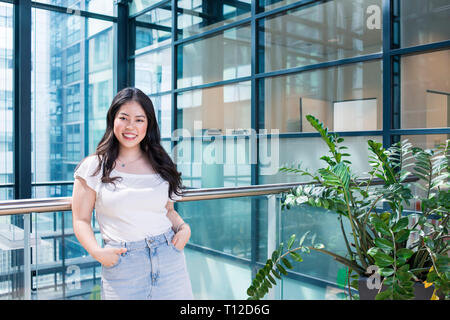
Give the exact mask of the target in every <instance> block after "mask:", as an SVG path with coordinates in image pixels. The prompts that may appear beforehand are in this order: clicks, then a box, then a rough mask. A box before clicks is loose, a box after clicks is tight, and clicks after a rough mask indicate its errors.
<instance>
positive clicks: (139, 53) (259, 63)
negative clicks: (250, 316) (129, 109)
mask: <svg viewBox="0 0 450 320" xmlns="http://www.w3.org/2000/svg"><path fill="white" fill-rule="evenodd" d="M116 2H117V3H116V4H115V1H103V0H81V1H80V0H45V1H35V2H31V1H24V3H28V4H29V6H30V7H31V18H30V19H29V21H26V22H25V23H28V24H29V26H30V28H31V34H30V35H29V39H30V42H31V50H30V52H28V53H27V54H28V55H29V57H30V60H31V74H30V75H28V77H29V78H28V80H29V81H30V84H31V90H30V92H29V96H28V97H26V98H27V99H28V100H27V101H29V103H30V107H31V108H30V112H29V114H20V113H19V112H18V110H19V101H15V97H16V94H17V92H19V91H18V90H19V89H18V87H17V85H16V86H15V85H14V83H17V82H14V77H17V74H18V72H19V68H20V67H21V66H20V63H19V62H20V57H21V56H22V55H23V54H24V53H23V52H20V50H16V49H15V48H16V44H15V43H16V42H15V39H16V38H17V37H18V34H19V32H18V31H17V30H16V29H17V24H16V23H15V19H16V18H17V16H15V12H19V11H18V10H17V11H16V9H17V8H16V6H18V5H13V4H11V1H5V2H3V1H0V200H10V199H18V198H19V196H18V193H19V192H21V190H22V189H21V188H23V187H22V186H21V185H22V184H21V183H16V182H17V181H16V179H17V178H16V177H18V175H17V174H16V173H17V172H16V171H17V170H18V165H19V168H21V167H20V164H21V161H23V160H21V159H23V158H24V157H25V158H27V159H28V160H27V161H29V163H30V168H29V169H28V171H29V172H27V173H29V175H30V176H31V181H30V183H31V187H32V188H31V194H30V195H29V197H30V198H49V197H69V196H71V192H72V183H73V171H74V168H75V166H76V165H77V164H78V162H79V161H80V160H81V159H83V158H84V157H85V156H87V155H89V154H92V153H93V152H94V151H95V148H96V145H97V143H98V142H99V140H100V138H101V136H102V134H103V132H104V129H105V125H106V121H105V115H106V112H107V110H108V108H109V105H110V103H111V100H112V98H113V96H114V94H115V93H116V92H117V90H118V89H120V88H121V87H123V84H122V85H121V84H120V83H119V82H120V81H123V82H124V83H126V85H127V86H136V87H138V88H140V89H141V90H143V91H144V92H145V93H146V94H147V95H149V97H150V98H151V99H152V101H153V103H154V106H155V111H156V116H157V119H158V123H159V126H160V129H161V136H162V140H163V146H164V147H165V148H166V150H167V151H169V153H170V154H171V155H172V158H173V159H174V161H175V162H176V163H177V167H178V170H179V171H180V172H182V178H183V183H184V185H185V186H186V187H187V188H220V187H232V186H245V185H258V184H272V183H284V182H302V181H306V180H305V178H304V177H301V176H296V175H287V174H282V173H279V172H278V168H279V167H281V166H282V165H283V164H286V163H293V162H295V163H299V162H301V163H302V164H303V166H304V167H308V168H311V169H317V168H318V166H319V164H318V160H319V158H320V156H321V155H323V154H324V152H325V151H326V146H325V145H324V144H322V143H321V141H320V138H319V135H318V134H316V133H315V132H314V129H313V128H312V127H311V126H310V125H309V124H308V122H307V121H306V119H305V115H308V114H312V115H314V116H316V117H317V118H319V119H320V120H321V121H322V122H323V123H324V124H325V125H326V126H327V127H328V128H329V129H330V130H333V131H336V132H339V133H340V134H341V136H343V137H344V138H345V142H346V145H347V146H348V147H349V149H350V150H349V153H351V154H352V159H351V161H352V162H353V164H354V166H355V168H356V169H357V170H358V171H359V173H364V172H366V171H368V170H369V167H368V164H367V156H368V150H367V140H368V139H372V140H376V141H379V142H382V143H383V144H384V146H386V147H388V146H390V145H391V144H392V143H393V142H396V141H399V140H400V139H405V138H406V139H409V140H410V141H411V142H412V143H413V144H415V145H417V146H420V147H426V148H430V147H434V146H436V145H438V144H439V143H442V142H444V141H445V140H446V139H448V137H449V134H450V80H449V76H448V75H449V71H450V25H449V24H448V21H449V18H450V2H449V1H448V0H428V1H421V0H330V1H313V0H302V1H293V0H242V1H235V0H231V1H230V0H224V1H199V0H178V1H177V0H172V1H157V0H134V1H131V2H130V3H128V2H127V1H116ZM21 3H22V1H21ZM119 7H120V8H119ZM121 10H122V11H121ZM124 10H125V11H124ZM120 12H126V13H127V14H126V15H125V17H124V16H123V15H121V14H120ZM21 23H23V21H21ZM124 25H125V26H127V30H126V32H125V34H126V36H125V37H122V38H121V37H120V36H119V34H120V33H121V31H122V29H123V28H124ZM121 40H122V41H123V42H121ZM119 52H122V53H123V52H125V54H126V59H125V60H124V59H122V60H121V59H120V58H118V56H120V55H119ZM123 71H125V73H124V72H123ZM121 73H122V74H123V73H124V74H125V75H126V76H125V78H124V77H122V78H120V76H118V74H121ZM118 79H119V80H118ZM22 98H23V97H22ZM16 100H17V98H16ZM25 117H28V119H31V122H30V128H29V129H30V131H31V136H30V139H31V150H30V151H29V152H28V153H26V154H24V151H23V150H21V149H20V147H19V146H18V144H17V141H16V140H18V136H19V134H18V132H17V130H18V129H17V128H15V126H14V124H15V123H16V124H17V123H19V124H20V121H21V119H22V118H25ZM15 121H16V122H15ZM177 210H178V212H179V213H180V214H181V215H182V216H183V218H184V219H185V220H186V221H187V222H188V223H190V225H191V228H192V238H191V241H190V244H189V245H188V247H187V249H186V256H187V260H188V267H189V269H190V270H193V271H192V272H191V280H192V283H193V289H194V296H195V297H196V298H198V299H208V298H210V299H242V298H246V293H245V290H246V288H247V284H249V283H250V281H251V278H252V275H254V274H255V270H257V268H258V267H259V264H258V263H263V262H265V259H266V258H267V254H268V252H269V251H270V249H271V248H270V245H268V239H269V238H271V234H270V233H271V232H272V231H274V230H275V229H276V230H275V231H276V234H277V240H278V241H283V240H284V239H287V238H289V236H290V235H291V234H292V233H297V234H301V233H303V232H306V231H308V230H312V232H311V234H312V233H315V234H316V235H317V238H318V239H321V240H322V241H323V242H324V243H325V245H328V246H335V247H336V248H340V246H342V248H344V247H343V244H342V241H341V240H342V239H340V238H339V235H340V230H334V229H333V227H331V226H334V223H333V222H331V220H332V219H335V215H334V214H333V213H330V212H317V211H314V210H312V209H305V208H304V207H302V208H296V209H294V210H291V212H289V214H284V213H281V212H280V211H279V198H278V197H275V198H273V197H247V198H246V197H244V198H237V199H224V200H208V201H195V202H185V203H183V202H181V203H178V204H177ZM272 211H273V212H275V214H276V215H277V216H279V221H278V222H277V224H276V227H275V229H271V228H272V226H273V224H272V223H271V222H270V221H269V220H270V217H271V214H273V212H272ZM24 221H26V220H25V219H24V216H14V217H10V216H3V217H0V227H1V228H2V229H1V230H9V231H3V232H0V240H1V241H3V242H1V241H0V245H2V246H1V247H0V299H11V298H21V297H23V295H24V293H23V289H22V288H23V287H24V279H23V277H21V276H20V272H19V270H20V265H21V264H23V249H20V248H14V247H12V246H9V247H8V245H6V244H5V243H7V240H8V239H9V240H11V239H12V238H11V237H15V236H16V235H17V234H18V233H17V232H20V230H21V228H23V224H24ZM71 221H72V217H71V212H51V213H33V214H32V215H31V220H30V224H31V230H32V232H33V233H34V234H37V238H36V239H38V240H39V244H38V245H35V246H32V254H31V263H32V277H31V282H32V283H31V291H32V298H34V299H92V298H96V297H98V295H97V291H96V290H97V289H98V285H99V283H100V280H99V279H100V265H99V264H98V263H97V262H96V261H95V260H93V259H91V258H90V257H88V255H87V252H86V251H85V250H84V249H83V248H82V247H81V245H80V244H79V243H78V241H77V239H76V237H75V236H74V234H73V230H72V226H71ZM93 227H94V230H95V231H96V236H97V237H98V240H99V241H100V234H99V230H98V226H97V224H96V223H95V216H94V219H93ZM2 237H3V238H4V239H3V240H2V239H1V238H2ZM8 237H9V238H8ZM5 239H6V240H5ZM2 243H3V244H2ZM8 243H11V241H10V242H8ZM21 252H22V253H21ZM306 260H308V261H306ZM339 268H340V266H339V265H338V264H337V263H335V262H334V261H332V260H331V259H328V257H324V256H321V255H314V254H311V257H310V258H308V259H305V261H304V262H303V263H301V264H298V266H296V267H295V269H294V271H295V274H296V276H295V277H293V278H290V279H289V280H286V281H285V282H284V285H283V287H282V289H281V290H280V291H279V292H277V293H274V295H275V296H274V297H276V298H282V299H292V298H294V299H336V298H338V296H337V294H336V292H337V291H336V290H339V287H338V286H337V285H336V278H337V274H338V272H339ZM194 270H201V271H198V272H194ZM75 278H76V279H79V280H80V281H74V280H73V279H75ZM299 283H301V285H300V287H299ZM240 286H242V287H240ZM215 288H216V289H215ZM224 288H225V289H224ZM299 288H301V289H299Z"/></svg>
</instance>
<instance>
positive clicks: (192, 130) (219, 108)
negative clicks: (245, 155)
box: [177, 81, 251, 136]
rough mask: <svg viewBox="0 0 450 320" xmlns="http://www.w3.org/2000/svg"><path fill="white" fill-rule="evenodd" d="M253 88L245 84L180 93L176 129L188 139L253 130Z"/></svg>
mask: <svg viewBox="0 0 450 320" xmlns="http://www.w3.org/2000/svg"><path fill="white" fill-rule="evenodd" d="M250 88H251V84H250V82H249V81H246V82H240V83H237V84H229V85H226V86H220V87H212V88H206V89H199V90H192V91H187V92H182V93H180V94H179V95H178V103H177V105H178V112H179V117H178V121H179V122H178V125H177V128H183V131H182V132H181V134H182V135H186V134H187V135H189V136H194V135H195V136H201V135H217V134H219V135H225V134H227V135H230V134H237V133H238V132H236V131H237V130H240V129H249V128H251V124H250V97H251V90H250Z"/></svg>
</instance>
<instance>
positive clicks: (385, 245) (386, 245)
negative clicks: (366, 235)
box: [374, 238, 394, 252]
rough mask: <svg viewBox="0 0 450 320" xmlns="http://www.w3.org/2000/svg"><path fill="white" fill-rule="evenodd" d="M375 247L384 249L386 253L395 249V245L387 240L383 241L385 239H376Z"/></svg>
mask: <svg viewBox="0 0 450 320" xmlns="http://www.w3.org/2000/svg"><path fill="white" fill-rule="evenodd" d="M374 241H375V245H376V246H377V247H378V248H380V249H383V250H384V251H388V252H389V251H391V250H393V249H394V244H393V243H392V242H391V241H389V240H387V239H383V238H376V239H375V240H374Z"/></svg>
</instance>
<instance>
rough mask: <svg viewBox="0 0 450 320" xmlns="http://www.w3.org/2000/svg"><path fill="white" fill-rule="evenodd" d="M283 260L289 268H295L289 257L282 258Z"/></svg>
mask: <svg viewBox="0 0 450 320" xmlns="http://www.w3.org/2000/svg"><path fill="white" fill-rule="evenodd" d="M281 261H282V262H283V264H284V265H285V266H286V267H287V268H288V269H292V268H293V266H292V264H291V263H290V262H289V260H288V259H286V258H282V259H281Z"/></svg>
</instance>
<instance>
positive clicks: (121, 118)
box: [119, 117, 127, 120]
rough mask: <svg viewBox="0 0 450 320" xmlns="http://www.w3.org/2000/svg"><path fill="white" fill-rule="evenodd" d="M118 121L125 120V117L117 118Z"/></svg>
mask: <svg viewBox="0 0 450 320" xmlns="http://www.w3.org/2000/svg"><path fill="white" fill-rule="evenodd" d="M119 119H120V120H127V119H126V118H125V117H119Z"/></svg>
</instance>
